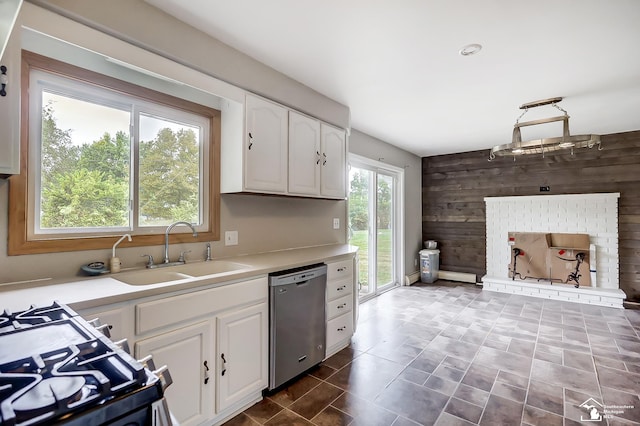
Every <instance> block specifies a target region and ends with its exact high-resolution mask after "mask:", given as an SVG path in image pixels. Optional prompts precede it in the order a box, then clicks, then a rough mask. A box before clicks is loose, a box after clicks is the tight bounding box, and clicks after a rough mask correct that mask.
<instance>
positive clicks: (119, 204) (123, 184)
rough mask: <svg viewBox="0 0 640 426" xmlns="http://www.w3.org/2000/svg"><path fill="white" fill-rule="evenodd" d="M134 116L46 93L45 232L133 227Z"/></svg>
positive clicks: (42, 227) (40, 226) (43, 141)
mask: <svg viewBox="0 0 640 426" xmlns="http://www.w3.org/2000/svg"><path fill="white" fill-rule="evenodd" d="M129 123H130V112H129V111H123V110H122V109H118V108H113V107H110V106H105V105H103V104H100V103H95V102H88V101H84V100H79V99H75V98H72V97H69V96H64V95H61V94H57V93H53V92H49V91H47V90H43V91H42V139H41V151H40V162H41V172H40V190H39V197H38V199H37V200H36V202H37V203H38V204H39V220H38V223H37V226H36V228H37V229H39V230H40V232H42V233H46V232H47V231H49V232H52V231H53V232H63V231H65V230H69V231H74V230H75V231H77V230H82V229H87V228H98V227H99V228H123V227H129V226H130V223H129V222H130V220H129V216H130V215H129V188H130V155H131V154H130V153H131V147H130V138H129Z"/></svg>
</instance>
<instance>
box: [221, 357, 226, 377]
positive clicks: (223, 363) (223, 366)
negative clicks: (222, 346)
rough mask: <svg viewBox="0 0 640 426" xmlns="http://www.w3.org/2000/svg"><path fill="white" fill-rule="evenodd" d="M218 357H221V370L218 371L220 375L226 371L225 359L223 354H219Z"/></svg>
mask: <svg viewBox="0 0 640 426" xmlns="http://www.w3.org/2000/svg"><path fill="white" fill-rule="evenodd" d="M220 358H222V371H221V372H220V375H221V376H224V373H226V372H227V360H226V359H224V354H220Z"/></svg>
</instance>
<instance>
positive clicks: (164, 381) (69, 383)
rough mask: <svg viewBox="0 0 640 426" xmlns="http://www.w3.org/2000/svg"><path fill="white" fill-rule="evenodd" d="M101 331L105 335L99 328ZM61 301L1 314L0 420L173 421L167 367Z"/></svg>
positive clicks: (2, 425) (8, 425) (21, 425)
mask: <svg viewBox="0 0 640 426" xmlns="http://www.w3.org/2000/svg"><path fill="white" fill-rule="evenodd" d="M105 332H106V334H107V335H105V334H104V333H105ZM127 352H128V348H127V346H126V342H117V343H114V342H112V341H111V340H110V339H109V338H108V328H103V331H100V330H99V329H97V328H96V327H94V326H93V325H92V324H90V323H89V322H87V321H85V320H84V319H83V318H81V317H79V316H78V315H77V314H76V313H75V312H74V311H73V310H71V309H70V308H69V307H68V306H65V305H63V304H59V303H54V304H53V305H51V306H47V307H40V308H37V307H32V308H31V309H28V310H26V311H22V312H17V313H10V312H7V311H5V312H4V313H2V314H0V426H14V425H15V426H26V425H42V424H65V425H102V424H115V425H130V424H133V425H135V424H140V425H142V424H144V425H151V424H153V425H171V424H172V422H171V417H170V414H169V411H168V409H167V406H166V401H165V400H164V398H163V394H164V389H165V388H166V387H167V386H168V385H169V384H170V383H171V378H170V375H169V374H168V370H166V367H163V368H161V369H159V370H156V371H152V370H155V367H154V366H153V362H152V360H151V359H150V358H147V359H144V360H141V361H137V360H135V359H134V358H132V357H131V356H130V355H129V354H128V353H127Z"/></svg>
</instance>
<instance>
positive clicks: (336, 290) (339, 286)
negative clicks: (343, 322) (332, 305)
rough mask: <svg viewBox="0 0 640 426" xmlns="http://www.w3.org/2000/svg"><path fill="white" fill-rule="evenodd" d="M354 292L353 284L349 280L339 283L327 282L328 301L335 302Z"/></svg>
mask: <svg viewBox="0 0 640 426" xmlns="http://www.w3.org/2000/svg"><path fill="white" fill-rule="evenodd" d="M352 291H353V282H351V279H349V278H347V279H346V280H339V281H327V300H333V299H337V298H338V297H342V296H345V295H347V294H351V292H352Z"/></svg>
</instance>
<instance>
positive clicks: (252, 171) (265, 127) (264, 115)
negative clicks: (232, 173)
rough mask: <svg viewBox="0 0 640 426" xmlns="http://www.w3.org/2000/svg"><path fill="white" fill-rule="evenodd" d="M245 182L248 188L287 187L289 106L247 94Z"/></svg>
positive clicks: (271, 189)
mask: <svg viewBox="0 0 640 426" xmlns="http://www.w3.org/2000/svg"><path fill="white" fill-rule="evenodd" d="M246 108H247V114H246V120H247V121H246V126H247V135H246V138H245V154H246V155H245V163H244V176H245V181H244V186H245V189H247V190H255V191H265V192H276V193H285V192H286V191H287V139H288V136H287V110H286V109H285V108H284V107H281V106H279V105H276V104H273V103H271V102H268V101H265V100H263V99H260V98H256V97H253V96H247V104H246Z"/></svg>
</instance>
